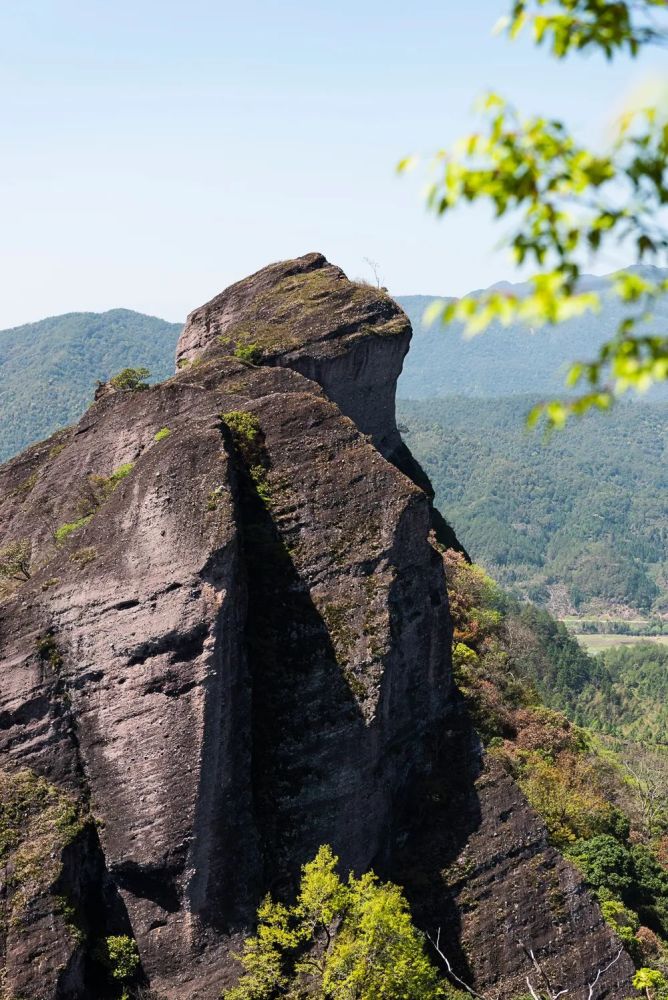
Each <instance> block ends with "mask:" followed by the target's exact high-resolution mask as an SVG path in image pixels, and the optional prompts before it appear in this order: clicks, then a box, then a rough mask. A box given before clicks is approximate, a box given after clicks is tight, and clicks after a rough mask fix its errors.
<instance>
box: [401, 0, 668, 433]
mask: <svg viewBox="0 0 668 1000" xmlns="http://www.w3.org/2000/svg"><path fill="white" fill-rule="evenodd" d="M661 12H663V13H661ZM652 13H654V14H656V15H657V17H658V20H656V21H650V22H649V23H648V18H649V16H650V14H652ZM665 14H666V5H665V3H664V2H663V0H632V2H624V0H614V2H613V0H554V2H550V3H547V2H546V0H534V2H533V3H531V2H529V0H515V2H514V3H513V4H512V7H511V13H510V15H509V17H508V18H507V20H506V22H505V24H506V26H507V28H508V32H509V34H510V37H511V38H514V37H515V36H516V35H517V34H519V33H520V32H521V31H522V30H523V29H524V28H525V27H526V26H527V25H531V29H532V33H533V37H534V40H535V41H536V43H537V44H539V45H540V44H542V43H544V42H547V41H549V44H550V47H551V50H552V54H553V55H555V56H557V57H558V58H564V57H565V56H567V55H569V54H570V53H571V52H573V51H577V50H581V49H592V50H595V51H596V50H597V51H603V52H604V53H605V55H606V56H607V57H608V58H609V59H610V58H612V57H613V56H614V55H616V54H617V53H619V52H620V51H622V50H626V51H628V52H630V54H631V55H633V56H635V55H636V54H637V53H638V52H639V50H640V49H641V47H642V46H643V45H645V44H647V43H649V42H653V41H657V40H661V39H665V37H666V36H667V35H668V22H666V20H665ZM409 162H410V161H408V160H407V161H403V162H402V164H400V169H404V168H405V167H406V166H407V165H408V164H409ZM435 170H436V179H435V180H434V181H433V183H432V184H431V186H430V189H429V195H428V205H429V207H430V209H431V210H432V211H433V212H434V213H435V214H436V215H438V216H443V215H447V214H449V213H450V212H451V211H453V210H454V209H455V208H457V207H458V206H460V205H462V204H467V203H478V202H482V203H483V204H486V205H488V206H489V207H491V208H492V210H493V212H494V214H495V216H496V218H506V217H509V218H510V220H511V232H510V235H509V236H508V238H507V241H506V242H507V245H508V246H509V248H510V250H511V253H512V256H513V259H514V261H515V263H516V264H518V265H523V264H525V263H526V264H529V265H532V266H533V267H535V268H538V271H537V273H536V274H534V275H533V276H532V277H531V278H530V279H529V282H528V287H527V289H526V290H525V292H524V293H523V294H521V295H518V294H514V293H509V292H507V291H505V290H501V291H498V290H491V291H489V292H487V293H484V294H483V295H470V296H466V297H464V298H463V299H460V300H458V301H454V302H449V303H435V306H434V309H433V316H434V317H436V316H439V315H440V316H441V318H442V319H443V320H444V321H445V322H450V321H452V320H460V321H463V322H465V323H466V324H467V328H468V332H469V333H470V334H476V333H479V332H481V331H482V330H484V329H485V328H486V327H487V326H488V325H489V324H490V323H491V322H493V321H495V320H497V321H500V322H501V323H503V324H508V323H511V322H513V321H514V320H516V319H518V318H519V319H522V320H525V321H526V322H528V323H529V324H531V325H533V326H537V325H540V324H544V323H551V324H555V323H559V322H562V321H563V320H567V319H570V318H572V317H573V316H577V315H580V314H582V313H583V312H585V311H587V310H596V309H598V308H599V306H600V299H599V296H598V295H597V293H595V292H593V291H590V290H588V289H587V288H583V287H582V286H581V284H580V280H579V279H580V277H581V274H582V261H583V258H585V256H587V257H588V258H589V260H590V261H593V262H596V260H597V259H598V258H602V259H603V260H605V259H606V256H607V255H609V253H610V251H612V250H614V247H615V246H616V245H618V244H620V243H623V244H624V245H625V246H627V247H630V248H631V252H633V253H634V255H635V258H636V260H637V261H638V262H642V261H643V260H645V259H649V260H651V261H653V262H657V263H665V262H666V260H667V259H668V230H666V228H665V225H664V223H663V218H664V214H663V213H664V209H665V206H666V205H667V204H668V108H667V107H666V106H665V103H664V104H663V105H661V104H660V103H657V102H656V101H652V100H651V99H650V100H649V101H645V102H644V103H642V104H638V105H637V106H631V105H629V106H628V107H627V108H626V110H625V112H624V113H623V114H622V115H621V116H620V118H619V121H618V122H617V126H616V130H615V135H614V137H613V139H612V142H611V143H610V144H609V147H608V148H607V149H606V150H604V151H602V152H593V151H591V150H589V149H587V148H586V147H585V146H583V145H582V144H581V143H579V142H578V141H577V140H576V139H575V138H574V136H573V135H572V134H571V133H570V132H569V130H568V128H567V127H566V125H565V124H564V122H562V121H559V120H557V119H550V118H547V117H543V116H540V115H531V116H525V115H522V114H521V113H520V112H518V111H517V110H516V109H515V108H513V107H511V106H510V105H509V104H508V103H506V102H505V101H504V100H503V99H502V98H501V97H500V96H499V95H498V94H495V93H492V94H489V95H488V96H487V97H486V99H485V100H484V101H483V103H482V116H481V122H480V128H479V129H478V130H477V131H475V132H472V133H470V134H469V135H467V136H464V137H462V139H461V140H460V141H459V142H458V143H456V144H455V145H454V146H453V147H452V148H450V149H448V150H443V151H441V152H439V153H438V154H437V156H436V159H435ZM667 289H668V282H666V280H665V279H663V278H658V279H657V280H652V279H651V278H649V277H646V276H642V275H640V274H632V273H629V272H620V273H619V274H618V275H615V276H613V278H612V280H611V290H612V291H613V293H614V294H615V295H616V296H617V297H618V298H619V299H620V300H621V301H622V302H623V303H625V305H626V306H627V310H626V315H625V317H624V318H623V320H622V321H621V322H620V324H619V326H618V327H617V330H616V332H615V333H614V335H613V336H612V337H611V338H610V339H608V340H606V341H605V342H604V343H603V345H602V346H601V348H600V350H599V351H598V354H597V355H596V356H594V357H590V358H588V359H586V360H585V361H580V360H573V362H572V364H571V365H570V368H569V371H568V376H567V385H568V386H571V387H573V386H577V387H579V388H580V389H581V392H580V395H579V396H576V397H575V398H574V397H572V396H571V397H569V398H567V399H562V400H552V401H549V402H547V403H540V404H538V405H537V406H535V407H534V409H533V410H532V412H531V415H530V421H531V422H535V421H536V420H538V419H539V417H541V416H545V417H546V419H547V422H548V424H550V425H552V426H562V425H563V424H564V423H565V421H566V418H567V417H568V416H569V415H570V414H581V413H584V412H585V411H586V410H588V409H590V408H591V407H598V408H600V409H607V408H609V406H610V405H611V403H612V401H613V400H614V399H615V397H616V396H618V395H620V394H621V393H623V392H625V391H626V390H627V389H629V388H631V387H633V388H636V389H641V390H642V389H645V388H646V387H647V386H648V385H649V384H651V383H652V382H654V381H662V380H665V379H666V378H667V377H668V338H666V336H665V333H664V332H663V331H662V330H661V329H660V327H656V326H654V325H653V323H652V307H653V305H654V303H655V302H656V300H657V299H658V298H659V297H660V296H661V295H662V294H663V293H664V292H665V291H666V290H667Z"/></svg>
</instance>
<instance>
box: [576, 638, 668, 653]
mask: <svg viewBox="0 0 668 1000" xmlns="http://www.w3.org/2000/svg"><path fill="white" fill-rule="evenodd" d="M575 638H576V639H577V641H578V642H579V643H580V645H581V646H583V647H584V648H585V649H586V650H587V652H588V653H600V652H601V650H603V649H616V648H618V647H619V646H635V645H637V644H638V643H639V642H656V643H659V644H660V645H662V646H668V635H613V634H608V635H595V634H591V635H586V634H580V635H576V636H575Z"/></svg>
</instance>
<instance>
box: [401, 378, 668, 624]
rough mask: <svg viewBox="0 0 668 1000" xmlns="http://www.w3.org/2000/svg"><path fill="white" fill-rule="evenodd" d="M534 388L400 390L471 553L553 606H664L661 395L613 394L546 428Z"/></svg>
mask: <svg viewBox="0 0 668 1000" xmlns="http://www.w3.org/2000/svg"><path fill="white" fill-rule="evenodd" d="M532 401H533V399H532V398H530V397H515V398H506V399H482V400H479V399H471V398H465V397H450V398H447V399H431V400H424V401H419V402H408V401H401V402H400V404H399V419H400V423H401V425H402V431H403V434H404V437H405V439H406V442H407V443H408V445H409V446H410V448H411V449H412V451H413V453H414V454H415V456H416V458H417V459H418V460H419V461H420V462H421V463H422V465H423V466H424V468H425V470H426V472H427V474H428V475H429V477H430V479H431V481H432V483H433V485H434V488H435V490H436V500H437V503H438V506H439V507H440V509H441V511H442V512H443V513H444V514H445V515H446V516H447V518H448V520H449V521H450V522H451V523H452V524H453V525H455V526H456V529H457V534H458V536H459V538H460V540H461V541H462V542H463V544H464V545H465V546H466V548H467V549H468V551H469V552H471V553H473V554H474V556H475V559H476V561H478V562H480V563H482V564H483V565H484V566H485V567H486V568H487V569H488V571H489V572H490V573H491V574H492V575H493V576H494V578H495V579H496V580H498V581H499V583H500V584H502V585H503V586H505V587H508V588H509V589H510V590H511V591H512V592H513V593H515V594H517V595H518V596H522V597H528V598H530V599H531V600H532V601H534V602H536V603H538V604H542V605H546V606H548V607H550V608H551V609H552V610H553V611H554V612H556V613H557V614H565V613H567V612H569V611H577V612H581V613H582V612H591V613H594V614H596V613H597V612H600V611H602V610H610V609H614V608H618V609H620V610H622V611H623V609H624V608H626V609H631V610H632V611H636V612H640V613H642V614H648V613H651V612H654V613H660V612H662V611H665V610H666V609H667V607H668V605H667V600H668V598H667V588H666V571H667V570H668V555H667V553H666V541H667V538H668V521H667V519H666V508H665V497H666V469H667V468H668V465H667V463H666V443H667V440H666V439H667V432H668V404H666V403H663V402H656V403H637V402H636V403H632V404H628V405H619V406H618V407H617V408H616V409H614V410H613V411H612V412H610V413H607V414H591V415H588V416H587V417H585V418H583V419H582V420H581V421H579V422H577V423H573V424H572V425H571V426H569V428H568V430H566V431H564V432H560V433H555V434H553V435H552V436H551V437H550V438H549V439H547V440H545V439H544V438H542V437H541V435H540V434H538V433H536V432H528V431H527V430H526V429H525V427H524V424H523V416H524V414H526V412H527V410H528V409H529V408H530V406H531V403H532Z"/></svg>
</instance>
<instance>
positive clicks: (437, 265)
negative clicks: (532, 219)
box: [0, 0, 665, 327]
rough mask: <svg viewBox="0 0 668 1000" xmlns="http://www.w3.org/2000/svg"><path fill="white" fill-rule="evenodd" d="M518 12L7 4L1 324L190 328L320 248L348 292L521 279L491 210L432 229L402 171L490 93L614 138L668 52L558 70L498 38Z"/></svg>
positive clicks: (2, 16)
mask: <svg viewBox="0 0 668 1000" xmlns="http://www.w3.org/2000/svg"><path fill="white" fill-rule="evenodd" d="M506 8H507V0H469V2H468V3H461V0H441V2H440V3H436V2H432V0H423V2H420V0H413V2H412V3H409V2H406V0H402V2H395V0H355V2H352V0H308V2H306V0H297V2H295V0H293V2H290V0H285V2H281V3H279V2H277V0H272V2H270V0H245V2H240V0H233V2H228V0H188V2H186V0H160V2H157V0H132V2H129V0H113V2H110V0H3V2H2V3H0V134H1V135H2V156H1V157H0V220H1V222H0V225H1V243H0V246H1V250H0V253H1V259H0V282H1V284H0V288H1V289H2V294H1V295H0V327H6V326H10V325H14V324H19V323H22V322H26V321H30V320H34V319H38V318H41V317H43V316H46V315H50V314H54V313H60V312H67V311H73V310H82V309H86V310H87V309H92V310H102V309H108V308H112V307H115V306H125V307H128V308H133V309H139V310H142V311H146V312H150V313H153V314H156V315H160V316H164V317H166V318H169V319H175V320H177V319H182V318H184V317H185V314H186V313H187V312H188V311H189V310H190V309H192V308H194V307H195V306H197V305H199V304H200V303H201V302H203V301H205V300H206V299H208V298H210V297H211V296H212V295H214V294H215V293H216V292H218V291H220V290H221V289H222V288H223V287H225V286H226V285H227V284H229V283H230V282H231V281H234V280H236V279H237V278H240V277H242V276H243V275H245V274H247V273H248V272H250V271H253V270H256V269H257V268H258V267H261V266H262V265H263V264H265V263H267V262H269V261H271V260H276V259H279V258H283V257H290V256H294V255H297V254H301V253H305V252H307V251H309V250H321V251H323V252H324V253H325V254H326V255H327V256H328V257H329V258H330V260H333V261H335V262H336V263H338V264H340V265H341V266H342V267H343V268H344V269H345V270H346V271H347V272H348V273H349V274H350V275H351V276H352V277H355V276H358V275H362V274H364V273H365V265H364V263H363V258H364V257H365V256H369V257H372V258H374V259H375V260H377V261H379V262H380V264H381V269H382V273H383V276H384V279H385V282H386V284H387V285H388V286H389V288H390V290H391V291H392V292H393V293H395V294H402V293H419V292H422V293H452V294H459V293H463V292H465V291H467V290H469V289H470V288H474V287H479V286H483V285H487V284H490V283H491V282H493V281H496V280H499V279H501V278H512V277H513V276H514V275H513V271H512V268H511V267H510V265H509V264H508V262H507V260H506V258H505V256H504V255H503V254H502V253H498V252H497V253H493V252H492V247H493V246H494V244H495V242H496V241H497V240H498V237H499V235H500V233H499V232H498V231H497V230H495V229H494V228H493V227H492V226H491V224H490V222H489V220H488V218H487V217H486V215H485V214H484V213H471V212H466V213H463V214H462V215H461V216H458V217H455V218H454V219H453V220H452V221H450V222H447V223H446V222H440V223H439V222H437V221H435V220H433V219H431V218H430V217H428V216H427V215H426V213H425V211H424V209H423V206H422V201H421V184H422V182H421V181H420V179H419V178H418V177H417V176H412V177H410V178H408V179H400V178H398V177H397V176H396V175H395V173H394V166H395V164H396V162H397V160H398V159H399V158H400V157H402V156H403V155H405V154H406V153H410V152H414V151H423V152H427V153H428V152H429V151H431V150H433V149H435V148H438V147H439V146H443V145H446V144H447V143H448V142H450V141H451V140H452V139H453V138H455V137H456V136H457V135H459V134H460V133H462V132H464V131H466V130H467V129H468V128H469V127H470V125H471V106H472V103H473V101H474V99H475V97H476V96H477V95H478V94H480V92H481V91H483V90H485V89H486V88H488V87H492V86H493V87H495V88H496V89H498V90H500V91H502V92H503V93H504V94H506V95H507V96H509V97H510V98H512V99H513V100H515V101H516V102H517V103H519V104H521V105H522V106H523V107H524V108H526V109H527V110H544V111H546V112H550V113H556V114H560V115H561V116H563V117H565V118H566V119H567V120H568V121H569V122H570V123H571V124H572V125H573V126H574V127H576V128H577V129H579V130H580V131H581V132H583V133H584V134H586V135H588V136H590V137H591V136H601V135H602V134H603V131H604V128H605V125H606V122H608V121H609V120H610V117H611V114H612V112H613V110H614V108H615V106H616V105H618V103H619V101H620V99H621V97H622V95H623V94H624V92H625V91H626V90H627V89H628V88H629V87H630V86H631V85H632V84H633V82H634V81H635V80H638V79H639V78H640V77H642V75H643V74H645V73H646V72H647V70H648V69H649V68H651V67H652V65H654V66H655V67H656V66H658V65H659V60H660V59H663V58H665V52H663V53H656V54H653V55H650V56H649V57H648V58H644V59H643V61H642V63H640V64H631V63H630V62H628V61H623V62H618V63H615V64H614V65H613V66H612V67H610V66H608V65H607V64H606V63H605V62H604V61H603V60H602V59H600V58H598V57H595V58H590V59H584V58H575V59H571V60H570V61H569V62H568V63H555V62H553V61H552V60H550V59H549V57H548V56H547V55H545V54H544V53H542V52H536V51H534V50H533V49H532V48H531V46H529V45H528V44H524V43H521V44H518V43H515V44H512V43H510V42H507V41H505V40H504V39H501V38H496V37H493V36H492V34H491V28H492V26H493V25H494V23H495V22H496V20H497V18H498V17H499V16H500V15H501V14H503V13H505V11H506ZM616 263H617V262H611V267H612V266H614V265H615V264H616ZM605 269H610V268H605Z"/></svg>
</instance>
